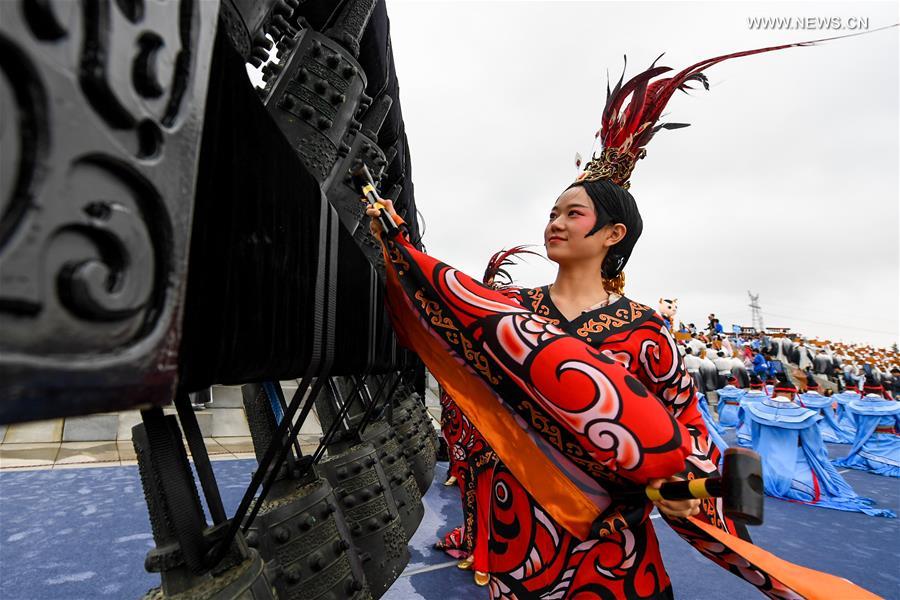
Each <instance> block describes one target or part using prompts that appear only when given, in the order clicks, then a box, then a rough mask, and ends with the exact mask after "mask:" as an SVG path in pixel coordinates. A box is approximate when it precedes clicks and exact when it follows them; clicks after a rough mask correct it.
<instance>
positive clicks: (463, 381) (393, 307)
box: [367, 44, 865, 599]
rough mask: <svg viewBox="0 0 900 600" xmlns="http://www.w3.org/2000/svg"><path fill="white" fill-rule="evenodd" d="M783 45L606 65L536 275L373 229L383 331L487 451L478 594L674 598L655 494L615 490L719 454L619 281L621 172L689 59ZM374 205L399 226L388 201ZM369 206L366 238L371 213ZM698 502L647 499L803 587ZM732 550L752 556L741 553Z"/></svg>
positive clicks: (702, 539) (773, 583)
mask: <svg viewBox="0 0 900 600" xmlns="http://www.w3.org/2000/svg"><path fill="white" fill-rule="evenodd" d="M794 45H798V44H791V45H786V46H778V47H772V48H764V49H759V50H752V51H748V52H743V53H737V54H731V55H726V56H721V57H717V58H713V59H709V60H706V61H702V62H700V63H697V64H695V65H693V66H691V67H689V68H687V69H685V70H683V71H681V72H680V73H678V74H676V75H675V76H673V77H670V78H665V79H661V80H658V81H653V82H651V80H652V79H653V78H654V77H656V76H657V75H660V74H662V73H664V72H666V71H669V70H670V69H668V68H665V67H655V66H651V68H650V69H648V70H647V71H645V72H643V73H641V74H639V75H638V76H636V77H634V78H632V79H631V80H630V81H628V82H627V83H626V84H625V85H624V86H623V85H622V79H620V80H619V83H618V84H617V85H616V87H615V89H614V90H613V91H612V92H611V93H610V94H609V95H608V98H607V104H606V107H605V109H604V115H603V125H602V129H601V135H602V141H603V150H602V152H601V154H600V155H599V156H595V157H594V158H593V160H591V161H590V162H589V163H588V164H587V166H586V168H585V172H584V173H583V174H582V175H581V176H580V177H579V179H578V180H577V181H576V182H575V183H573V184H572V185H570V186H569V187H568V188H567V189H566V190H565V191H564V192H563V193H562V194H561V195H560V196H559V198H558V199H557V200H556V202H555V204H554V206H553V207H552V209H551V211H550V218H549V221H548V223H547V226H546V227H545V231H544V240H545V244H546V247H547V254H548V257H549V258H550V259H551V260H554V261H555V262H557V264H558V265H559V272H558V274H557V278H556V280H555V281H554V283H553V284H551V285H548V286H542V287H540V288H534V289H520V290H517V291H513V292H507V293H506V294H500V293H497V292H495V291H492V290H490V289H488V288H486V287H484V286H483V285H480V284H479V283H478V282H476V281H474V280H473V279H472V278H470V277H468V276H465V275H464V274H462V273H460V272H458V271H457V270H455V269H453V268H451V267H449V266H447V265H445V264H443V263H441V262H439V261H437V260H435V259H433V258H431V257H429V256H427V255H425V254H422V253H421V252H419V251H417V250H416V249H415V248H413V247H412V245H411V244H410V243H409V241H408V240H406V239H405V237H404V235H403V234H402V231H403V230H402V229H401V234H400V235H391V236H386V238H387V239H385V238H382V241H383V243H384V245H385V248H384V250H385V258H386V262H387V264H388V266H387V273H386V275H387V287H388V298H389V301H388V308H389V310H390V312H391V316H392V319H393V321H394V324H395V330H396V331H397V334H398V336H400V338H401V340H402V341H403V342H404V344H405V345H408V346H409V347H412V348H414V349H415V350H416V351H417V352H418V353H419V355H420V356H421V357H422V358H423V360H424V361H425V362H426V364H427V365H428V367H429V369H431V370H432V372H433V373H435V376H436V377H438V380H439V381H440V382H441V384H442V385H444V386H445V387H447V388H448V391H449V392H450V394H451V395H452V397H453V398H454V400H455V401H456V403H457V404H458V405H459V406H460V408H461V409H462V410H463V412H464V413H465V414H466V415H467V416H468V417H469V418H470V420H471V421H472V422H473V424H474V425H475V427H476V428H477V429H478V430H479V432H480V434H482V435H483V436H484V437H485V439H486V440H487V441H488V443H489V444H490V445H491V447H492V448H493V449H494V451H495V453H496V455H497V458H498V460H497V463H496V466H495V467H494V469H493V472H492V475H491V485H490V536H489V538H490V539H489V548H488V550H489V569H490V574H491V580H490V591H491V596H492V597H493V598H522V599H524V598H539V597H546V598H551V597H552V598H564V597H580V598H581V597H584V598H672V597H673V594H672V588H671V585H670V581H669V578H668V574H667V573H666V570H665V567H664V566H663V563H662V558H661V556H660V553H659V546H658V541H657V539H656V535H655V533H654V531H653V526H652V524H651V522H650V519H649V513H650V511H651V509H652V504H651V503H650V501H649V500H646V499H644V500H637V499H635V500H626V498H637V496H636V495H634V494H630V493H629V490H631V491H633V490H634V489H635V485H636V484H637V485H642V484H647V483H649V484H650V485H652V486H653V487H657V488H658V487H660V486H661V485H662V483H663V482H664V481H665V480H666V479H671V478H673V477H678V476H683V477H686V478H688V479H691V478H695V477H698V476H700V477H704V476H708V475H711V474H715V473H716V468H715V462H716V460H715V458H716V457H715V456H711V455H712V454H714V452H715V451H714V450H711V449H710V445H709V442H708V435H707V431H706V428H705V425H704V423H703V420H702V417H701V415H700V413H699V411H698V409H697V404H696V396H695V391H694V386H693V379H692V378H691V376H690V375H689V374H688V373H687V372H686V370H685V369H684V366H683V364H682V362H681V359H680V357H679V353H678V352H677V349H676V347H675V343H674V340H673V339H672V338H671V335H670V334H669V332H668V329H667V328H666V327H665V324H664V322H663V320H662V319H661V318H660V317H659V316H658V315H657V314H656V313H655V312H654V311H653V310H651V309H650V308H649V307H647V306H645V305H643V304H639V303H637V302H635V301H633V300H630V299H628V298H626V297H624V296H623V295H622V292H623V284H624V276H623V274H622V269H623V267H624V266H625V264H626V262H627V261H628V258H629V256H630V255H631V251H632V249H633V248H634V245H635V243H636V242H637V239H638V237H639V236H640V233H641V229H642V221H641V217H640V214H639V212H638V210H637V205H636V203H635V201H634V198H633V197H632V196H631V194H630V193H629V192H628V188H629V186H630V183H629V179H630V176H631V172H632V170H633V169H634V166H635V163H636V162H637V160H638V159H640V158H643V156H644V155H645V150H644V147H645V146H646V144H647V142H649V140H650V138H651V137H652V136H653V134H654V133H655V132H656V131H658V130H659V129H661V128H670V129H671V128H676V127H682V126H683V125H681V124H660V125H657V124H656V121H657V120H658V119H659V117H660V114H661V113H662V110H663V108H664V107H665V105H666V103H667V102H668V100H669V98H670V97H671V96H672V94H674V92H675V91H676V90H679V89H680V90H684V89H686V88H687V86H686V85H685V84H686V83H687V82H691V81H699V82H701V83H702V84H703V85H704V87H708V84H707V81H706V78H705V76H704V75H703V74H702V72H701V71H702V69H705V68H708V67H710V66H712V65H714V64H716V63H718V62H721V61H723V60H726V59H728V58H732V57H736V56H746V55H749V54H755V53H759V52H766V51H771V50H776V49H780V48H786V47H790V46H794ZM629 97H631V101H630V103H629V104H628V106H627V107H624V102H625V100H626V99H627V98H629ZM370 191H371V190H370ZM367 193H368V192H367ZM379 206H380V205H379ZM383 208H384V210H385V212H387V214H388V215H390V216H389V218H390V219H392V220H393V222H394V223H397V222H399V223H401V224H402V219H399V217H398V216H397V215H396V213H395V212H394V211H393V208H392V206H391V203H390V202H387V201H384V205H383ZM367 214H369V215H370V216H371V217H373V228H374V230H375V233H376V234H377V235H379V236H380V235H381V229H380V224H379V222H378V221H376V220H374V219H376V218H379V217H380V215H381V210H380V209H379V208H377V207H375V208H370V209H369V210H367ZM567 333H568V335H567ZM711 459H712V460H711ZM479 487H480V486H479ZM481 500H482V499H481V498H479V501H481ZM699 504H700V503H699V502H698V501H682V502H667V501H659V502H658V503H657V506H659V508H660V510H661V512H662V513H663V515H664V517H665V518H666V520H667V521H669V523H670V525H672V526H673V528H674V529H675V530H676V531H677V532H678V533H679V535H681V536H682V537H684V538H685V539H686V540H688V542H689V543H691V544H692V545H694V546H695V548H697V549H698V550H699V551H701V552H702V553H704V554H705V555H706V556H707V557H708V558H710V559H712V560H714V561H715V562H717V563H718V564H720V565H721V566H723V567H724V568H726V569H728V570H730V571H731V572H733V573H735V574H737V575H739V576H741V577H742V578H744V579H746V580H747V581H749V582H750V583H752V584H753V585H755V586H757V588H758V589H760V590H761V591H762V592H763V593H765V594H767V595H770V596H772V597H780V598H793V597H798V596H802V595H803V594H808V591H807V590H806V589H802V588H803V587H804V586H807V585H813V583H811V582H812V581H814V580H816V578H815V577H810V576H808V575H807V574H804V576H803V577H794V575H796V574H797V571H796V567H795V568H794V569H787V570H785V571H779V572H778V574H777V575H776V574H773V572H774V571H775V566H777V565H778V564H782V563H781V562H777V559H774V557H771V556H770V555H766V556H767V557H768V558H773V560H774V561H775V562H773V563H772V564H771V565H770V563H769V561H768V559H767V560H762V559H761V554H759V552H761V551H759V550H758V549H756V548H753V547H752V545H750V544H747V543H746V542H743V541H741V540H740V539H739V538H737V537H734V536H733V535H729V533H731V534H734V533H741V532H740V531H739V530H740V526H739V525H737V524H735V523H733V522H730V521H729V520H727V519H725V518H724V517H723V515H722V513H721V505H717V503H716V502H713V501H710V500H706V501H703V505H702V507H701V506H700V505H699ZM747 546H749V547H750V548H753V550H754V551H755V552H754V553H753V554H752V556H753V557H754V559H753V560H755V561H756V562H751V561H750V559H749V558H747V556H749V553H748V554H744V553H741V550H746V547H747ZM776 562H777V564H776ZM782 562H783V561H782ZM813 573H814V572H813ZM816 575H817V576H819V577H820V578H821V577H826V578H827V577H828V576H825V575H822V574H816ZM828 584H829V585H831V586H836V585H850V584H849V583H848V582H846V581H842V580H838V579H837V578H830V579H829V582H828ZM797 590H800V591H797ZM814 591H816V590H814ZM854 592H855V593H860V592H861V593H862V594H863V595H865V592H864V591H863V590H860V589H859V588H855V589H854ZM829 593H835V589H834V588H833V587H832V588H831V589H830V590H829Z"/></svg>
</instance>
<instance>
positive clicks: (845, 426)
mask: <svg viewBox="0 0 900 600" xmlns="http://www.w3.org/2000/svg"><path fill="white" fill-rule="evenodd" d="M861 397H862V396H861V395H860V394H859V393H857V392H854V391H851V390H846V391H844V392H841V393H840V394H835V395H834V396H832V398H834V399H835V400H836V401H837V422H838V425H840V426H841V429H842V430H843V431H846V432H847V433H848V434H850V435H851V436H854V437H855V436H856V423H855V422H854V421H853V415H851V414H850V412H849V411H847V405H848V404H850V402H852V401H853V400H859V399H860V398H861Z"/></svg>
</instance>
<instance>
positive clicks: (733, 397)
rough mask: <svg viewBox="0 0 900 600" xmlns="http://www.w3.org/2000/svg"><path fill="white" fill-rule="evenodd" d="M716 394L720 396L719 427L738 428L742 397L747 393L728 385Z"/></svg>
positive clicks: (718, 408) (718, 407)
mask: <svg viewBox="0 0 900 600" xmlns="http://www.w3.org/2000/svg"><path fill="white" fill-rule="evenodd" d="M716 393H717V394H718V395H719V405H718V406H717V407H716V408H717V410H718V412H719V425H720V426H721V427H737V424H738V409H739V408H740V405H741V396H743V395H744V394H746V393H747V392H746V391H744V390H742V389H741V388H738V387H735V386H733V385H726V386H725V387H723V388H722V389H720V390H716Z"/></svg>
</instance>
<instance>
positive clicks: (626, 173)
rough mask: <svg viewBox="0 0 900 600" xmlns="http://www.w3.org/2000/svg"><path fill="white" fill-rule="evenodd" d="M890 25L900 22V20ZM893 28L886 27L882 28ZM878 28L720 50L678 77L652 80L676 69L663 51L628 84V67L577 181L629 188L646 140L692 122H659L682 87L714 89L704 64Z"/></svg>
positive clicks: (611, 96) (611, 95)
mask: <svg viewBox="0 0 900 600" xmlns="http://www.w3.org/2000/svg"><path fill="white" fill-rule="evenodd" d="M889 27H896V25H891V26H889ZM887 28H888V27H884V28H882V29H887ZM875 31H878V30H877V29H876V30H873V31H868V32H863V33H855V34H850V35H843V36H836V37H830V38H822V39H818V40H810V41H807V42H795V43H793V44H782V45H780V46H769V47H767V48H757V49H755V50H745V51H743V52H734V53H732V54H725V55H722V56H716V57H714V58H708V59H706V60H702V61H700V62H698V63H695V64H693V65H691V66H689V67H688V68H686V69H684V70H682V71H680V72H679V73H677V74H676V75H674V76H672V77H666V78H663V79H657V80H656V81H651V80H652V79H653V78H654V77H657V76H658V75H662V74H663V73H667V72H669V71H671V70H672V69H671V68H670V67H657V66H656V61H658V60H659V59H660V58H662V54H660V55H659V56H658V57H657V58H656V60H654V61H653V63H652V64H651V65H650V68H649V69H647V70H646V71H644V72H642V73H639V74H637V75H635V76H634V77H632V78H631V79H629V80H628V82H627V83H625V84H624V85H623V84H622V80H623V79H624V77H625V70H624V69H623V70H622V76H621V77H619V81H618V83H616V87H615V88H613V90H612V91H610V89H609V83H608V82H607V85H606V106H605V107H604V109H603V121H602V124H601V128H600V131H599V134H598V135H599V137H600V138H601V143H602V151H601V152H600V155H599V156H597V155H596V154H595V155H593V156H592V157H591V160H590V161H589V162H588V163H587V164H586V165H585V167H584V172H583V173H581V175H579V176H578V179H577V180H576V181H596V180H598V179H608V180H610V181H611V182H613V183H615V184H617V185H620V186H622V187H623V188H625V189H628V187H629V186H630V182H629V179H630V178H631V172H632V171H633V170H634V166H635V163H636V162H637V161H638V160H640V159H642V158H644V156H646V154H647V150H646V146H647V144H648V143H649V142H650V140H651V139H652V138H653V136H654V135H655V134H656V132H657V131H659V130H660V129H678V128H681V127H687V126H688V125H689V124H688V123H657V121H658V120H659V118H660V116H662V111H663V109H665V107H666V103H668V102H669V99H670V98H671V97H672V95H673V94H674V93H675V92H676V90H681V91H685V90H691V89H694V88H692V87H691V86H689V85H687V84H688V83H689V82H692V81H696V82H700V83H701V84H702V85H703V87H704V88H705V89H707V90H708V89H709V82H708V80H707V79H706V76H705V75H704V74H703V73H702V71H703V70H704V69H708V68H709V67H711V66H713V65H716V64H718V63H720V62H723V61H726V60H729V59H731V58H739V57H742V56H751V55H753V54H762V53H763V52H773V51H775V50H784V49H786V48H794V47H800V46H810V45H813V44H816V43H819V42H825V41H828V40H835V39H839V38H843V37H852V36H855V35H865V34H866V33H874V32H875ZM629 96H630V97H631V101H630V102H629V103H628V105H627V106H625V108H624V110H623V108H622V107H623V105H625V101H626V100H627V99H628V97H629Z"/></svg>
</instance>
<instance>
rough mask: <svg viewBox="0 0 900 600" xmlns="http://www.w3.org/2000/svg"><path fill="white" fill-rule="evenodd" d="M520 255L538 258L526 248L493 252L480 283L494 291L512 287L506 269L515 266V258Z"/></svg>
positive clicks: (532, 251) (517, 247)
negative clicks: (531, 255) (530, 255)
mask: <svg viewBox="0 0 900 600" xmlns="http://www.w3.org/2000/svg"><path fill="white" fill-rule="evenodd" d="M522 254H533V255H535V256H540V254H538V253H537V252H535V251H534V250H528V246H525V245H523V246H514V247H512V248H510V249H509V250H500V251H499V252H495V253H494V255H493V256H492V257H491V259H490V260H489V261H488V264H487V268H486V269H485V270H484V277H483V278H482V281H483V282H484V284H485V285H486V286H488V287H490V288H493V289H495V290H498V289H503V288H505V287H509V286H511V285H512V277H511V276H510V274H509V272H508V271H507V270H506V267H509V266H512V265H514V264H516V261H515V257H516V256H520V255H522Z"/></svg>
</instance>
